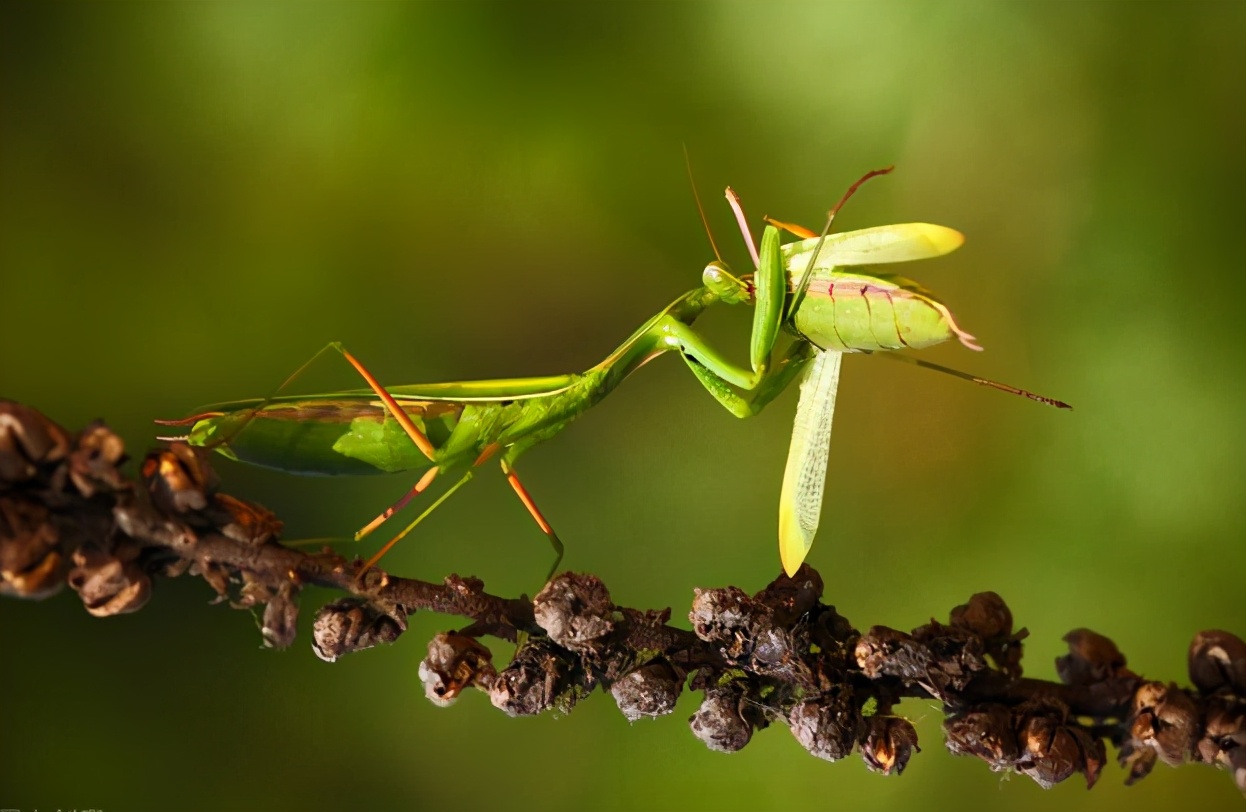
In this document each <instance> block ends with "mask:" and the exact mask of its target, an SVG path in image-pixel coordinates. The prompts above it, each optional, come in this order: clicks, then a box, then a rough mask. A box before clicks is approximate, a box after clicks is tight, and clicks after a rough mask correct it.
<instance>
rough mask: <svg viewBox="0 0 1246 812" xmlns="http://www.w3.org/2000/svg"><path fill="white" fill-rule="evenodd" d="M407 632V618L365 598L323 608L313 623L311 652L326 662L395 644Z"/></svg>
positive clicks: (341, 601)
mask: <svg viewBox="0 0 1246 812" xmlns="http://www.w3.org/2000/svg"><path fill="white" fill-rule="evenodd" d="M406 629H407V619H406V616H405V615H403V614H401V613H399V614H397V615H394V614H387V613H385V612H382V611H380V610H379V609H377V608H376V606H374V605H373V604H372V603H370V602H368V601H366V600H364V599H362V598H342V599H341V600H338V601H334V602H333V603H330V604H328V605H327V606H323V607H321V609H320V611H319V612H317V613H316V619H315V621H314V622H313V623H312V650H313V651H315V652H316V656H317V657H319V658H320V659H322V660H324V661H326V662H330V663H331V662H333V661H334V660H336V659H337V658H338V657H341V656H342V655H343V654H350V653H351V652H353V651H362V650H363V649H368V648H372V647H373V646H376V645H379V644H381V643H392V642H394V641H395V640H397V639H398V636H399V635H400V634H402V633H403V632H404V631H406Z"/></svg>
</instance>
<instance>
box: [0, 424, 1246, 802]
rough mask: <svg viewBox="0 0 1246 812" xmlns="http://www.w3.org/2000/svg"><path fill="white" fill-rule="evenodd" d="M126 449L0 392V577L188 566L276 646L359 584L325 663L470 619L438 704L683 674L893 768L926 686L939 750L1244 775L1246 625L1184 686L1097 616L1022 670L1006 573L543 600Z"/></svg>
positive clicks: (134, 592) (23, 589) (1209, 640)
mask: <svg viewBox="0 0 1246 812" xmlns="http://www.w3.org/2000/svg"><path fill="white" fill-rule="evenodd" d="M124 459H125V453H124V448H123V446H122V443H121V441H120V439H119V438H117V437H116V435H114V434H112V432H110V431H109V430H108V429H107V428H106V427H104V426H103V425H102V424H99V423H96V424H92V425H91V426H89V427H88V428H87V429H86V430H84V431H83V432H81V433H79V434H77V435H71V434H70V433H68V432H66V431H65V430H64V429H62V428H60V427H59V426H57V425H56V424H55V423H53V422H52V421H50V420H48V419H47V418H46V417H44V416H43V415H41V414H40V413H38V412H37V411H35V410H33V409H29V408H26V407H23V406H20V405H18V404H13V403H7V402H3V401H0V595H7V596H17V597H24V598H41V597H46V596H47V595H50V594H53V593H54V592H56V591H57V589H59V588H60V587H61V586H62V585H63V584H64V583H69V584H70V585H71V586H72V587H73V589H74V590H75V591H76V592H77V593H78V596H79V597H80V599H81V600H82V602H83V604H84V605H85V606H86V608H87V610H88V611H89V612H91V613H92V614H94V615H97V616H101V617H102V616H111V615H118V614H122V613H125V612H132V611H135V610H137V609H138V608H140V607H142V606H143V605H144V604H145V603H146V602H147V601H148V599H149V598H150V596H151V592H152V588H153V582H154V581H153V579H154V578H156V577H158V576H166V577H167V576H175V575H179V574H182V573H186V572H188V573H191V574H192V575H195V576H199V577H202V578H204V579H205V580H206V581H207V582H208V583H209V584H210V585H211V586H212V587H213V588H214V589H215V590H216V591H217V592H218V593H219V595H220V597H221V601H220V602H226V601H227V602H228V603H229V604H230V605H232V606H235V607H239V608H251V609H262V612H261V618H262V620H261V632H262V634H263V637H264V641H265V643H266V644H267V645H269V646H272V647H277V648H280V647H285V646H288V645H290V643H291V642H292V641H293V640H294V638H295V635H296V631H297V622H298V613H299V606H298V603H299V597H300V595H301V592H302V589H303V587H304V585H316V586H320V587H328V588H332V589H338V590H340V591H343V592H346V593H349V594H350V595H351V597H347V598H344V599H342V600H339V601H337V602H335V603H332V604H329V605H328V606H325V607H323V608H322V609H321V610H320V611H319V612H318V613H317V615H316V618H315V621H314V624H313V648H314V650H315V652H316V653H317V654H318V655H319V656H321V657H322V658H324V659H326V660H334V659H336V658H337V657H339V656H341V655H342V654H346V653H350V652H354V651H359V650H363V649H366V648H369V647H372V646H375V645H377V644H379V643H387V642H393V641H394V640H395V639H397V637H398V636H399V635H400V634H401V633H402V632H403V631H404V630H405V628H406V621H407V617H408V614H409V613H410V612H414V611H417V610H419V609H421V608H427V609H432V610H434V611H438V612H442V613H447V614H453V615H457V616H460V617H466V618H470V619H471V621H472V622H471V623H470V625H468V626H466V627H465V628H463V629H461V630H459V631H455V632H443V633H441V634H438V635H437V636H436V637H434V638H433V640H432V641H431V642H430V643H429V647H428V655H427V656H426V657H425V659H424V660H423V662H422V663H421V665H420V669H419V675H420V680H421V682H422V684H423V686H424V690H425V693H426V695H427V696H428V697H429V699H430V700H432V701H433V702H435V703H437V704H441V705H445V704H450V703H452V702H453V701H454V700H455V699H456V698H457V697H458V696H460V695H461V694H462V692H463V691H464V690H466V689H467V688H476V689H478V690H481V691H483V692H485V693H487V694H488V696H489V698H490V701H491V702H492V703H493V704H494V705H495V706H496V707H498V708H500V709H502V710H503V711H504V712H506V713H508V714H510V715H513V716H524V715H532V714H536V713H541V712H543V711H546V710H550V709H555V710H561V711H562V712H568V711H570V710H571V709H572V708H573V707H574V705H575V704H576V703H577V702H578V701H579V700H580V699H581V698H582V697H584V696H586V695H588V694H589V693H590V692H591V691H593V690H594V689H595V688H596V687H598V686H602V687H603V688H604V689H605V690H608V691H609V692H610V694H611V696H612V697H613V699H614V701H615V702H616V704H617V705H618V708H619V710H620V712H621V713H623V714H624V716H625V717H626V718H627V719H629V720H631V721H635V720H637V719H642V718H655V717H657V716H662V715H666V714H669V713H671V712H672V710H673V709H674V707H675V705H676V702H677V700H678V698H679V695H680V694H681V692H682V691H683V690H684V688H685V684H687V686H688V687H689V688H690V689H691V690H695V691H699V692H702V693H703V699H702V702H701V704H700V707H699V708H698V709H697V711H696V713H694V714H693V716H692V717H691V718H690V720H689V724H690V726H691V728H692V730H693V733H694V734H695V735H696V736H697V737H698V738H700V739H701V740H702V741H703V742H704V743H705V744H706V746H707V747H709V748H711V749H713V750H718V751H722V752H733V751H736V750H739V749H741V748H742V747H744V746H745V745H747V744H748V742H749V741H750V740H751V738H752V736H753V733H754V731H757V730H761V729H763V728H765V727H767V726H769V725H770V724H772V723H775V722H778V723H782V724H784V725H786V726H787V727H788V729H789V730H790V731H791V733H792V735H793V736H794V737H795V738H796V739H797V741H799V742H800V743H801V745H802V746H804V747H805V748H806V749H807V750H808V751H809V752H810V753H811V754H812V755H815V756H817V757H819V758H823V759H827V760H836V759H840V758H843V757H844V756H847V755H848V754H850V753H851V752H852V751H853V750H854V749H856V750H859V752H860V754H861V757H862V758H863V759H864V761H865V763H866V765H867V766H868V767H869V769H871V770H873V771H876V772H880V773H883V774H888V775H890V774H899V773H901V772H903V770H904V769H905V767H906V765H907V764H908V762H909V759H910V758H911V757H912V755H913V753H915V752H919V748H918V746H917V733H916V730H915V728H914V727H913V725H912V724H911V723H910V722H908V721H907V720H905V719H903V718H900V717H898V716H895V715H894V714H893V713H892V709H893V708H894V707H895V706H896V704H897V703H898V702H899V701H900V700H901V699H903V698H905V697H920V698H923V699H931V698H933V699H937V700H939V701H941V702H942V703H943V706H944V710H945V712H946V713H948V718H947V720H946V722H945V724H944V731H945V734H946V737H947V746H948V748H949V750H951V751H952V752H954V753H962V754H966V755H971V756H974V757H975V758H977V759H979V760H981V761H983V762H985V763H986V764H987V765H988V766H989V767H990V768H991V769H993V770H1001V771H1002V770H1008V771H1016V772H1019V773H1021V774H1024V775H1026V776H1028V777H1030V778H1031V779H1033V780H1034V781H1035V782H1037V783H1038V784H1039V785H1041V786H1043V787H1050V786H1053V785H1054V784H1056V783H1059V782H1061V781H1064V780H1066V779H1068V778H1070V777H1072V776H1074V775H1076V774H1081V775H1083V776H1085V778H1086V781H1087V784H1088V785H1093V784H1094V783H1095V781H1096V780H1097V778H1098V776H1099V775H1100V773H1101V770H1102V767H1103V764H1104V761H1105V753H1106V750H1105V746H1104V742H1105V740H1107V741H1111V742H1112V743H1113V744H1115V745H1116V746H1117V747H1118V748H1119V758H1120V761H1121V762H1122V764H1123V765H1124V766H1125V767H1126V769H1127V771H1128V780H1129V781H1136V780H1138V779H1139V778H1141V777H1143V776H1145V775H1146V774H1147V773H1148V772H1149V771H1150V770H1151V769H1152V768H1153V766H1154V765H1155V764H1156V763H1158V762H1160V761H1163V762H1164V763H1166V764H1171V765H1176V764H1181V763H1185V762H1190V761H1199V762H1205V763H1208V764H1214V765H1217V766H1219V767H1222V768H1225V769H1227V770H1229V771H1230V772H1231V773H1232V775H1233V778H1234V781H1235V782H1236V783H1237V785H1238V787H1239V788H1240V789H1241V790H1242V791H1243V793H1246V644H1244V643H1243V642H1242V640H1241V639H1240V638H1239V637H1237V636H1235V635H1233V634H1230V633H1228V632H1225V631H1218V630H1211V631H1206V632H1202V633H1200V634H1199V635H1197V636H1196V637H1195V639H1194V641H1193V642H1192V643H1191V645H1190V649H1189V678H1190V681H1191V683H1192V684H1193V686H1194V688H1193V689H1183V688H1181V687H1179V686H1177V685H1176V684H1174V683H1169V682H1162V681H1152V680H1147V679H1144V678H1143V677H1141V676H1139V675H1137V674H1135V673H1133V672H1132V671H1130V670H1129V669H1128V668H1127V667H1126V659H1125V657H1124V655H1123V654H1122V653H1121V652H1120V650H1119V649H1118V648H1117V647H1116V645H1115V644H1114V643H1113V642H1112V641H1111V640H1109V639H1108V638H1106V637H1104V636H1102V635H1099V634H1096V633H1095V632H1092V631H1089V630H1087V629H1078V630H1075V631H1073V632H1070V633H1069V634H1068V635H1067V636H1066V637H1065V640H1066V642H1067V643H1068V647H1069V650H1068V653H1067V654H1066V655H1064V656H1062V657H1060V658H1059V659H1058V660H1057V662H1056V669H1057V672H1058V674H1059V676H1060V679H1061V682H1060V683H1052V682H1046V681H1043V680H1039V679H1023V678H1022V668H1021V658H1022V645H1021V643H1022V640H1023V639H1024V638H1025V635H1026V632H1025V630H1024V629H1021V630H1014V622H1013V617H1012V613H1011V611H1010V610H1009V609H1008V606H1007V605H1006V604H1005V603H1004V601H1003V599H1002V598H1000V597H999V596H998V595H996V594H995V593H991V592H983V593H979V594H977V595H974V596H972V597H971V598H970V600H969V601H967V602H966V603H965V604H963V605H961V606H957V607H955V608H954V609H953V610H952V611H951V613H950V616H949V618H948V622H947V623H941V622H938V621H935V620H931V621H930V622H929V623H927V624H925V625H923V626H919V627H918V628H915V629H912V630H911V631H908V632H905V631H901V630H898V629H891V628H888V627H885V626H875V627H873V628H871V629H869V630H868V631H867V632H866V633H865V634H861V633H860V632H858V631H857V630H856V629H855V628H854V627H853V626H852V624H850V623H849V622H848V621H847V619H845V618H843V617H842V616H840V615H839V614H838V613H837V612H836V611H835V608H834V607H833V606H828V605H825V604H823V603H821V598H822V590H823V582H822V579H821V578H820V576H818V574H817V573H816V572H814V571H813V570H812V569H810V568H809V567H807V566H805V567H802V568H801V569H800V570H799V571H798V572H797V574H796V575H795V576H794V577H791V578H788V577H786V576H781V577H779V578H778V579H776V580H775V581H774V582H772V583H771V584H769V585H768V586H767V587H765V588H764V589H762V590H761V591H759V592H756V593H753V594H750V593H748V592H746V591H744V590H741V589H739V588H736V587H724V588H720V589H704V590H697V591H696V593H695V596H694V598H693V602H692V607H691V611H690V613H689V619H690V620H691V623H692V627H693V631H691V632H689V631H686V630H682V629H678V628H674V627H672V626H670V625H668V621H669V619H670V610H669V609H668V610H658V611H654V610H651V611H642V610H638V609H630V608H626V607H621V606H617V605H615V604H614V603H613V600H612V598H611V596H610V593H609V591H608V590H607V589H606V587H605V585H604V584H603V583H602V582H601V580H600V579H598V578H596V577H595V576H591V575H584V574H576V573H565V574H563V575H560V576H558V577H557V578H554V579H552V580H551V581H550V583H549V584H547V585H546V586H545V588H544V589H542V590H541V591H540V593H539V594H538V595H537V596H536V598H535V599H534V600H533V601H528V600H526V599H523V598H517V599H506V598H500V597H497V596H493V595H489V594H488V593H486V592H485V590H484V584H483V583H482V582H481V581H480V580H479V579H476V578H470V577H460V576H457V575H451V576H448V577H447V578H446V579H444V581H443V582H442V583H440V584H435V583H427V582H423V581H416V580H414V579H405V578H398V577H394V576H391V575H390V574H388V573H385V572H382V571H380V570H378V569H375V568H371V569H369V570H367V571H364V570H363V568H362V565H361V562H357V563H356V564H355V565H354V566H352V565H351V564H350V563H349V562H347V561H346V560H345V559H343V558H341V557H340V556H337V555H335V554H334V553H333V552H332V551H331V550H328V549H326V550H324V551H322V552H320V553H306V552H302V551H298V550H295V549H291V548H288V547H284V546H282V545H281V544H279V542H278V539H279V536H280V533H281V522H280V521H279V520H278V519H277V518H276V517H275V516H273V515H272V514H271V513H269V512H268V511H266V510H265V509H263V508H262V507H259V506H257V505H254V504H251V503H248V502H244V501H242V500H239V499H235V498H233V497H230V496H227V495H224V494H220V493H218V492H217V480H216V477H215V474H214V473H213V472H212V469H211V467H210V466H209V465H208V464H207V461H206V458H205V454H203V453H202V452H200V451H196V450H193V449H190V448H188V447H186V446H183V445H176V444H175V445H173V446H170V447H168V448H166V449H162V450H160V451H156V452H153V453H151V454H149V455H148V456H147V457H146V458H145V459H144V461H143V462H142V465H141V469H140V470H141V482H142V485H141V486H139V487H136V485H135V484H133V483H131V482H130V481H129V480H128V479H127V478H126V477H125V475H124V474H123V473H122V469H121V467H120V466H121V465H122V463H123V462H124ZM486 635H491V636H495V637H498V638H501V639H504V640H512V641H513V640H515V639H516V638H518V639H519V640H520V641H521V646H520V649H519V651H518V652H517V654H516V656H515V657H514V659H513V661H512V662H511V663H510V664H509V665H508V666H507V667H506V668H504V669H502V670H501V671H498V670H497V669H496V668H495V666H494V664H493V662H492V654H491V652H490V651H489V649H487V648H486V647H485V646H483V645H482V644H481V643H480V642H479V641H480V638H482V637H483V636H486Z"/></svg>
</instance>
